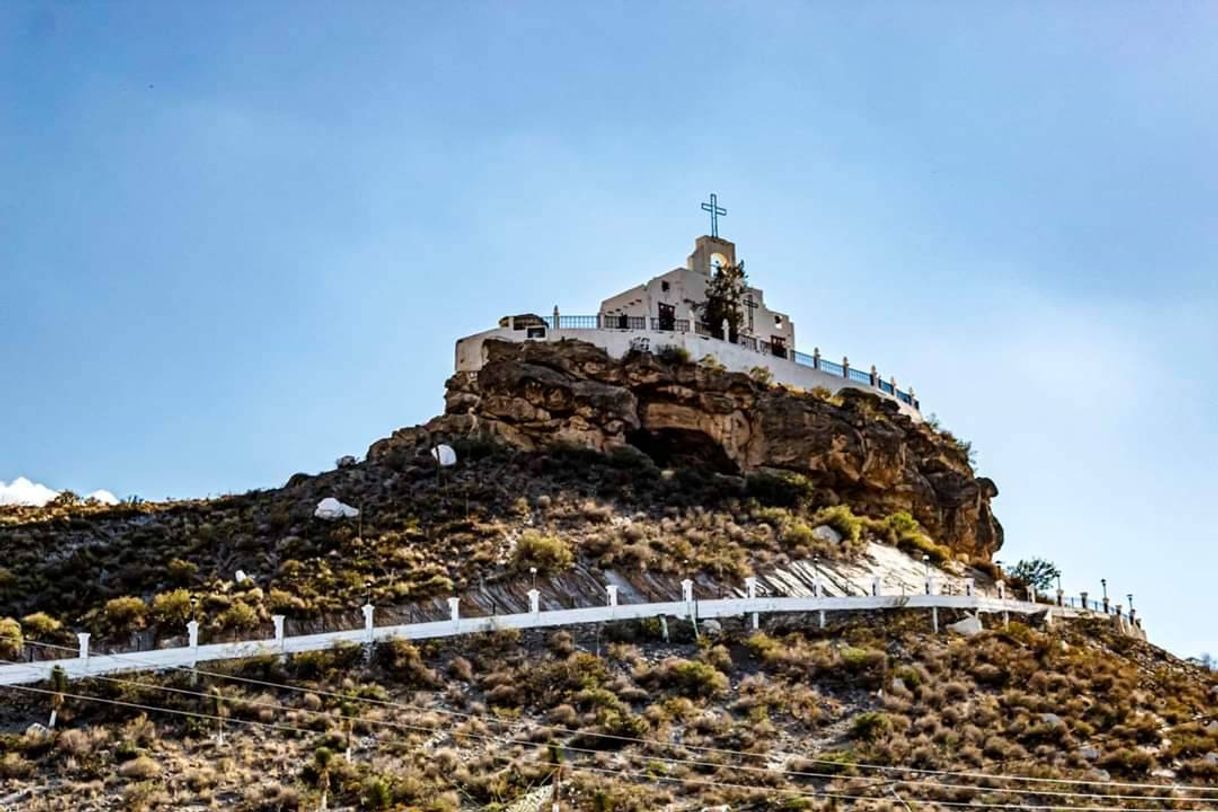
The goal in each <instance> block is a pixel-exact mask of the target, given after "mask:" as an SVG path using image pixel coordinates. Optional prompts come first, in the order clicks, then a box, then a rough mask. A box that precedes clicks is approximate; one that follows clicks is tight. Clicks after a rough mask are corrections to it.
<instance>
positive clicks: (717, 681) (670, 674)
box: [659, 657, 728, 697]
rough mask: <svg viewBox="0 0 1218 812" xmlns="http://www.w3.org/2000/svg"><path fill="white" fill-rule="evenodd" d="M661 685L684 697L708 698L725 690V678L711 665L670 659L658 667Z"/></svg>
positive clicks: (726, 684)
mask: <svg viewBox="0 0 1218 812" xmlns="http://www.w3.org/2000/svg"><path fill="white" fill-rule="evenodd" d="M659 679H660V682H661V684H663V685H665V686H666V687H671V688H673V689H675V690H676V691H678V692H679V693H681V694H684V695H685V696H690V697H709V696H715V695H716V694H721V693H723V692H724V691H726V690H727V687H728V681H727V677H726V676H724V675H723V674H722V673H720V672H719V670H718V669H716V668H715V667H714V666H712V665H708V664H707V663H700V662H695V661H693V660H682V659H680V658H676V657H674V658H671V659H668V660H665V661H664V663H663V664H662V665H661V666H660V673H659Z"/></svg>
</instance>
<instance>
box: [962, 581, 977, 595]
mask: <svg viewBox="0 0 1218 812" xmlns="http://www.w3.org/2000/svg"><path fill="white" fill-rule="evenodd" d="M975 588H976V584H974V582H973V579H972V578H965V579H964V594H965V595H967V596H968V597H970V598H971V597H973V589H975Z"/></svg>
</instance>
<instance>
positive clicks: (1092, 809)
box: [3, 685, 1218, 812]
mask: <svg viewBox="0 0 1218 812" xmlns="http://www.w3.org/2000/svg"><path fill="white" fill-rule="evenodd" d="M3 687H5V688H7V689H9V690H15V691H23V692H28V693H35V694H42V695H48V694H52V695H53V694H58V695H60V696H63V697H65V698H69V699H78V700H82V701H86V702H101V703H104V704H108V705H118V706H121V707H128V708H135V709H139V710H145V711H156V712H161V713H170V714H174V715H178V716H188V717H196V718H200V719H212V720H216V721H235V722H237V723H239V724H244V725H247V726H250V727H261V728H268V729H274V730H287V731H291V732H294V733H305V734H316V732H317V731H311V730H306V729H305V728H298V727H293V726H290V725H279V724H274V723H271V722H259V721H254V720H251V719H230V718H229V717H224V716H220V715H217V714H209V713H202V712H197V711H184V710H179V709H176V708H167V707H163V706H159V705H148V704H144V703H139V702H128V701H124V700H117V699H106V698H104V697H98V696H92V695H90V694H76V693H67V692H59V691H53V690H49V689H45V688H31V687H29V686H24V685H6V686H3ZM482 738H492V739H494V737H482ZM495 740H497V741H498V739H495ZM520 743H521V744H526V745H528V746H531V747H533V748H542V747H545V748H547V749H548V748H549V744H548V743H544V742H520ZM594 752H598V753H599V752H600V751H594ZM661 760H662V759H661ZM563 766H564V767H567V768H570V769H574V770H579V771H590V772H597V773H604V774H609V775H614V776H623V775H627V776H638V777H643V778H646V779H648V780H649V781H657V780H659V781H669V782H678V783H693V784H704V785H709V786H716V787H723V788H729V789H743V790H751V791H757V790H758V787H757V786H756V785H751V784H734V783H728V782H723V781H714V780H710V779H700V778H688V777H682V776H666V775H657V774H655V773H652V772H638V771H633V770H624V769H614V770H609V769H604V768H598V767H589V766H584V765H575V764H565V765H563ZM717 766H728V765H717ZM968 789H973V788H971V787H970V788H968ZM765 791H766V792H773V793H779V794H782V795H793V796H798V797H804V798H819V799H827V800H845V801H874V800H876V798H875V797H874V796H868V795H849V794H844V793H831V792H804V791H800V790H787V789H781V788H774V787H766V788H765ZM977 791H979V792H984V791H985V790H981V789H980V788H977ZM990 791H991V792H996V793H1003V792H1004V790H990ZM1007 794H1017V793H1007ZM1163 800H1165V801H1170V802H1174V803H1200V801H1198V800H1183V799H1163ZM931 803H934V804H937V805H938V806H943V807H949V808H970V809H976V808H977V805H976V804H974V803H971V802H962V801H932V802H931ZM986 808H987V809H1024V810H1029V809H1031V810H1041V811H1042V812H1161V808H1160V807H1127V806H1073V805H1071V806H1054V805H1028V804H1022V803H1020V804H1008V803H987V804H986ZM1198 812H1218V810H1216V809H1215V808H1213V807H1208V808H1204V809H1203V810H1199V811H1198Z"/></svg>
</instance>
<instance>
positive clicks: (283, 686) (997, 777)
mask: <svg viewBox="0 0 1218 812" xmlns="http://www.w3.org/2000/svg"><path fill="white" fill-rule="evenodd" d="M25 642H26V643H28V644H30V645H37V646H43V647H45V648H51V649H60V650H63V651H75V649H72V648H70V647H68V646H59V645H55V644H52V643H41V642H38V641H33V640H27V641H25ZM133 662H135V660H133ZM144 662H145V664H147V665H149V666H151V667H154V668H157V669H161V670H175V671H183V672H187V673H194V674H200V675H203V676H209V677H214V678H217V679H225V680H230V681H233V682H241V683H245V684H249V685H258V686H261V687H266V688H276V689H279V690H285V691H292V692H296V693H313V694H317V695H319V696H328V697H331V698H334V699H338V700H340V701H344V702H352V701H355V702H362V703H366V704H369V705H375V706H379V707H390V708H398V709H404V710H410V711H415V712H418V711H420V710H422V709H419V708H415V707H412V706H410V705H405V704H403V703H401V702H394V701H392V700H383V699H375V698H372V697H358V696H356V697H353V696H348V695H346V694H342V693H339V692H336V691H327V690H325V689H321V688H304V687H300V686H296V685H291V684H287V683H281V682H272V681H268V680H260V679H255V678H252V677H242V676H237V675H233V674H224V673H221V672H215V671H207V670H204V669H200V668H194V667H190V666H176V665H171V666H166V665H163V664H159V663H154V662H151V661H144ZM89 678H91V679H107V678H105V677H101V676H97V677H89ZM136 684H140V685H144V686H146V687H150V688H155V687H157V686H152V685H149V684H147V683H136ZM8 687H15V686H8ZM173 690H180V689H173ZM247 704H248V702H247ZM427 711H428V712H435V713H440V714H447V715H451V716H456V717H460V718H464V719H476V720H478V721H484V722H485V721H490V722H493V723H495V724H504V722H503V720H500V719H497V718H495V717H488V716H483V715H479V714H470V713H463V712H461V711H456V710H449V709H446V708H430V709H427ZM536 727H537V728H538V729H542V730H552V731H558V732H561V733H569V732H570V731H568V730H567V729H566V728H563V727H560V726H556V725H546V724H540V723H537V724H536ZM425 730H427V731H428V732H434V731H432V729H430V728H425ZM580 735H584V736H589V737H594V738H599V739H605V740H610V741H621V742H631V743H636V744H643V745H647V746H649V747H671V748H677V747H683V748H685V749H689V750H696V751H701V752H708V753H719V754H724V755H732V756H736V757H740V758H764V757H766V755H767V754H763V753H748V752H745V751H741V750H732V749H727V748H717V747H705V746H698V745H685V744H681V745H678V744H675V743H669V742H661V741H656V740H651V739H642V738H638V737H634V736H621V735H618V734H612V733H601V732H592V731H589V732H583V731H581V732H580ZM496 740H498V739H496ZM592 752H599V751H592ZM771 753H776V754H779V755H786V756H794V757H798V758H802V759H804V760H806V761H809V762H811V763H814V764H821V765H828V766H832V767H834V768H836V769H841V768H842V767H843V766H846V765H845V764H843V762H841V761H834V760H831V759H818V758H814V757H811V756H806V755H804V754H802V753H796V752H791V751H781V750H779V751H771ZM690 763H696V764H700V765H703V766H722V765H719V764H715V763H713V762H692V761H691V762H690ZM848 766H849V767H852V768H855V769H860V770H873V771H877V772H896V773H911V774H915V775H925V776H950V777H952V778H961V779H977V780H987V781H1007V782H1016V781H1018V782H1025V783H1034V784H1049V785H1053V784H1059V785H1067V786H1096V785H1104V786H1112V787H1120V788H1123V789H1147V790H1154V791H1157V792H1165V791H1167V792H1170V791H1173V790H1178V791H1184V792H1194V793H1201V794H1207V793H1218V787H1204V786H1198V785H1190V784H1178V783H1177V784H1150V783H1138V782H1121V781H1111V780H1100V779H1095V780H1088V779H1068V778H1044V777H1040V776H1022V775H1013V774H1004V773H984V772H969V771H952V770H931V769H918V768H912V767H908V768H907V767H900V766H894V765H881V764H866V763H850V764H849V765H848ZM753 769H757V768H753ZM766 772H767V773H772V772H773V771H771V770H768V769H766ZM792 774H797V775H800V776H802V777H809V778H832V779H835V778H840V777H841V775H840V774H838V773H810V772H805V773H798V772H794V773H792ZM893 780H894V781H896V782H899V783H902V784H905V785H910V784H912V785H919V784H918V782H916V781H912V780H911V779H893ZM942 786H945V787H955V788H960V785H958V784H942ZM1007 791H1008V792H1011V793H1013V794H1014V793H1019V794H1034V793H1035V794H1041V795H1054V796H1059V795H1060V796H1066V797H1071V796H1073V797H1099V798H1118V797H1126V796H1116V795H1110V794H1105V793H1067V792H1064V791H1052V790H1033V789H1027V790H1007ZM1127 797H1128V798H1129V799H1146V796H1136V795H1135V796H1127Z"/></svg>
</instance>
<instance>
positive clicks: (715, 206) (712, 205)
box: [702, 192, 727, 237]
mask: <svg viewBox="0 0 1218 812" xmlns="http://www.w3.org/2000/svg"><path fill="white" fill-rule="evenodd" d="M702 211H708V212H710V216H711V236H712V237H718V236H719V216H720V215H723V216H724V217H726V216H727V209H725V208H723V207H722V206H720V205H719V196H718V195H716V194H715V193H714V192H711V196H710V202H709V203H703V204H702Z"/></svg>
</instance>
